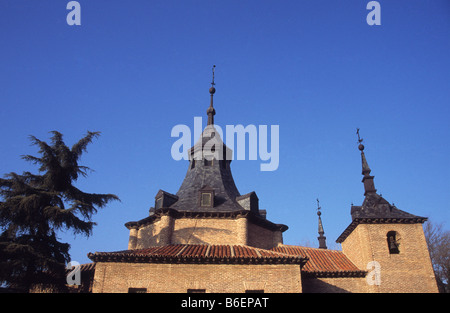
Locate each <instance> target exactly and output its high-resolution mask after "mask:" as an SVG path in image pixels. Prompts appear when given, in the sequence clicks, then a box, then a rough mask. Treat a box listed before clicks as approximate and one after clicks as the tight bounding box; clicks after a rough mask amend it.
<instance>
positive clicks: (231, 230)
mask: <svg viewBox="0 0 450 313" xmlns="http://www.w3.org/2000/svg"><path fill="white" fill-rule="evenodd" d="M281 243H283V237H282V233H281V231H271V230H268V229H265V228H263V227H261V226H258V225H254V224H252V223H250V222H249V221H248V219H247V218H245V217H240V218H177V219H175V218H172V217H170V216H169V215H165V216H162V217H161V218H160V219H158V220H155V221H154V222H153V223H152V224H149V225H145V226H142V227H141V228H139V229H133V228H132V229H130V238H129V242H128V249H143V248H147V247H151V246H163V245H167V244H234V245H250V246H254V247H258V248H263V249H270V248H273V247H275V246H277V245H278V244H281Z"/></svg>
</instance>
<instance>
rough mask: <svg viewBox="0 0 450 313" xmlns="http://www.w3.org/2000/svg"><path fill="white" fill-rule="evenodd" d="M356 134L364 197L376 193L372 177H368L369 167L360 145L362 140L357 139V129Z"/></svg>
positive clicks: (362, 147) (362, 146)
mask: <svg viewBox="0 0 450 313" xmlns="http://www.w3.org/2000/svg"><path fill="white" fill-rule="evenodd" d="M356 134H357V135H358V144H359V145H358V149H359V151H361V163H362V173H361V174H362V175H364V177H363V179H362V182H363V184H364V195H365V196H366V195H367V194H374V193H376V192H377V190H376V189H375V184H374V182H373V179H374V176H370V172H371V170H370V167H369V164H368V163H367V160H366V155H365V154H364V145H363V144H362V141H363V139H362V138H360V137H359V128H357V129H356Z"/></svg>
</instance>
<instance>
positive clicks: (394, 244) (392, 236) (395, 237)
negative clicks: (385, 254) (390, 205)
mask: <svg viewBox="0 0 450 313" xmlns="http://www.w3.org/2000/svg"><path fill="white" fill-rule="evenodd" d="M386 239H387V244H388V249H389V254H399V253H400V235H399V234H398V233H397V232H396V231H393V230H392V231H390V232H388V233H387V235H386Z"/></svg>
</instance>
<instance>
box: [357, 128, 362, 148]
mask: <svg viewBox="0 0 450 313" xmlns="http://www.w3.org/2000/svg"><path fill="white" fill-rule="evenodd" d="M356 134H357V135H358V143H359V144H360V143H361V142H363V140H362V138H360V137H359V128H357V129H356Z"/></svg>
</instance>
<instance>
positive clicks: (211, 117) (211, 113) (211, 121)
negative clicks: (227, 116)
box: [206, 65, 216, 125]
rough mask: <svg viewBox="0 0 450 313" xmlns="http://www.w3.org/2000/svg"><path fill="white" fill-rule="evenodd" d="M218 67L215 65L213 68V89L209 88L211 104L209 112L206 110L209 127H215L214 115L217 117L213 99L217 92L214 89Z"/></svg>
mask: <svg viewBox="0 0 450 313" xmlns="http://www.w3.org/2000/svg"><path fill="white" fill-rule="evenodd" d="M215 68H216V66H215V65H214V66H213V68H212V82H211V88H209V93H210V94H211V103H210V104H209V108H208V110H206V114H207V115H208V125H214V115H216V110H214V107H213V98H214V93H215V92H216V88H214V85H215V83H214V71H215Z"/></svg>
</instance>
